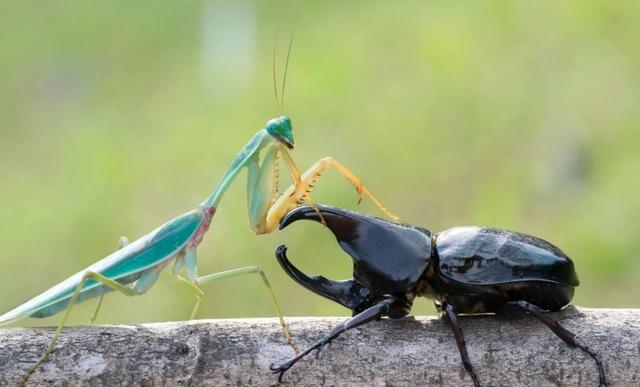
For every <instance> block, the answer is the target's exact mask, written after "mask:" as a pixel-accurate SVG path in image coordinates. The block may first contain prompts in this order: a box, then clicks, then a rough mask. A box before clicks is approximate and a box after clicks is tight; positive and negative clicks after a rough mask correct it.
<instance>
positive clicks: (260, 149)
mask: <svg viewBox="0 0 640 387" xmlns="http://www.w3.org/2000/svg"><path fill="white" fill-rule="evenodd" d="M292 41H293V35H292V38H291V41H290V42H289V53H288V54H287V62H286V63H287V65H288V60H289V54H290V52H291V43H292ZM274 59H275V46H274ZM273 74H274V90H275V95H276V105H277V104H278V92H277V88H276V87H275V84H276V80H275V60H274V71H273ZM285 82H286V67H285V72H284V79H283V83H282V92H281V100H283V99H284V87H285ZM294 144H295V142H294V137H293V128H292V124H291V120H290V119H289V118H288V117H286V116H280V117H277V118H273V119H271V120H269V121H268V122H267V123H266V125H265V127H264V128H263V129H261V130H259V131H258V132H257V133H256V134H255V135H254V136H253V137H252V138H251V139H250V140H249V142H248V143H247V144H246V145H245V146H244V147H243V148H242V149H241V150H240V152H239V154H238V155H237V156H236V158H235V159H234V160H233V161H232V163H231V165H230V166H229V168H228V169H227V170H226V172H225V173H224V175H223V176H222V178H221V179H220V181H219V182H218V184H217V185H216V186H215V188H214V189H213V191H212V192H211V194H210V195H209V196H208V197H207V198H206V200H204V201H203V202H202V203H201V204H200V205H198V206H197V207H196V208H195V209H193V210H191V211H188V212H186V213H184V214H182V215H179V216H177V217H175V218H173V219H171V220H169V221H168V222H166V223H164V224H163V225H161V226H160V227H158V228H156V229H155V230H153V231H151V232H150V233H148V234H146V235H144V236H142V237H140V238H139V239H137V240H135V241H133V242H131V243H129V242H128V240H127V239H126V238H125V237H122V238H121V239H120V248H119V249H118V250H116V251H115V252H113V253H111V254H109V255H108V256H106V257H104V258H102V259H101V260H99V261H97V262H96V263H94V264H92V265H91V266H89V267H87V268H86V269H84V270H82V271H80V272H78V273H76V274H74V275H73V276H71V277H69V278H68V279H66V280H64V281H62V282H61V283H59V284H57V285H55V286H53V287H52V288H50V289H49V290H47V291H45V292H44V293H42V294H40V295H38V296H36V297H34V298H33V299H31V300H30V301H28V302H26V303H24V304H22V305H20V306H18V307H17V308H15V309H13V310H11V311H9V312H7V313H5V314H3V315H1V316H0V325H5V324H9V323H12V322H15V321H18V320H21V319H24V318H27V317H32V318H41V317H48V316H51V315H54V314H56V313H59V312H64V314H63V315H62V318H61V320H60V322H59V324H58V326H57V329H56V331H55V333H54V335H53V337H52V339H51V341H50V342H49V345H48V347H47V349H46V350H45V352H44V353H43V354H42V356H41V357H40V358H39V359H38V360H37V361H36V363H35V364H34V365H33V366H32V367H31V368H30V369H29V371H28V372H27V374H26V376H25V377H24V379H23V380H22V382H21V384H25V383H26V381H27V380H28V378H29V376H30V375H31V374H32V373H33V372H34V371H35V370H36V369H37V367H38V366H39V365H40V364H41V363H42V362H43V361H45V359H46V358H47V356H48V355H49V354H50V353H51V352H52V351H53V349H54V347H55V345H56V342H57V341H58V338H59V337H60V333H61V331H62V329H63V327H64V326H65V323H66V321H67V318H68V317H69V313H70V312H71V310H72V308H73V307H74V305H76V304H78V303H80V302H83V301H86V300H88V299H91V298H96V297H98V298H99V300H98V302H97V306H96V308H95V311H94V313H93V315H92V317H91V319H90V324H91V323H93V322H94V321H95V319H96V316H97V314H98V311H99V310H100V305H101V303H102V299H103V297H104V295H105V294H106V293H108V292H111V291H117V292H119V293H122V294H124V295H126V296H139V295H143V294H145V293H146V292H147V291H148V290H149V289H150V288H151V287H152V286H153V285H154V284H155V282H156V281H157V279H158V276H159V274H160V272H161V271H162V270H163V269H165V268H166V267H167V266H168V265H170V264H171V263H172V262H173V268H172V271H171V274H172V276H173V277H174V278H175V279H177V280H178V281H179V283H180V284H182V285H184V286H186V287H187V288H188V289H189V290H190V291H191V292H192V293H193V295H194V296H195V298H196V302H195V305H194V307H193V311H192V313H191V318H192V319H193V318H195V316H196V315H197V312H198V308H199V306H200V303H201V302H202V300H203V298H204V292H203V291H202V290H201V289H200V287H199V285H204V284H207V283H210V282H213V281H218V280H222V279H225V278H230V277H234V276H239V275H243V274H258V275H259V276H260V277H261V279H262V282H263V283H264V285H265V287H266V289H267V291H268V293H269V296H270V300H271V302H272V303H273V305H274V308H275V310H276V312H277V314H278V317H279V322H280V325H281V328H282V331H283V333H284V336H285V337H286V340H287V342H288V343H289V345H291V347H292V348H293V349H294V351H296V352H297V348H296V346H295V344H294V342H293V339H292V337H291V334H290V332H289V329H288V328H287V325H286V323H285V321H284V318H283V314H282V311H281V309H280V306H279V304H278V301H277V299H276V296H275V294H274V292H273V290H272V288H271V286H270V284H269V281H268V279H267V277H266V275H265V273H264V272H263V271H262V269H260V268H259V267H258V266H250V267H243V268H239V269H233V270H228V271H224V272H220V273H214V274H209V275H204V276H200V275H199V274H198V270H197V254H196V250H197V247H198V245H199V244H200V242H201V241H202V239H203V237H204V235H205V233H206V232H207V230H208V229H209V226H210V224H211V220H212V218H213V216H214V215H215V212H216V209H217V208H218V206H219V204H220V201H221V200H222V198H223V196H224V194H225V192H226V191H227V189H228V188H229V187H230V186H231V185H232V184H233V182H234V181H235V180H236V178H237V177H238V175H239V174H240V173H241V172H242V170H244V169H247V171H248V179H247V199H248V210H249V223H250V227H251V230H252V231H253V232H254V233H255V234H258V235H259V234H268V233H271V232H273V231H274V230H276V229H277V228H278V224H279V222H280V219H282V217H283V216H285V215H286V214H287V213H288V212H290V211H291V210H293V209H294V208H296V207H298V206H300V205H302V204H304V203H311V204H313V202H312V201H311V198H310V196H309V195H310V193H311V191H312V190H313V188H314V186H315V184H316V182H317V181H318V179H319V178H320V176H321V174H322V173H323V172H325V171H327V170H329V169H335V170H336V171H338V172H339V173H340V174H341V175H342V176H344V177H345V178H346V179H347V180H348V181H349V182H350V183H351V184H353V185H354V187H355V188H356V191H357V193H358V196H359V198H360V199H362V197H363V196H366V197H368V198H370V199H371V200H372V201H373V202H374V203H375V204H376V205H377V206H378V207H379V208H380V209H381V210H382V211H383V212H384V213H385V214H386V215H387V216H389V217H391V218H392V219H397V217H396V216H395V215H393V214H392V213H391V212H389V211H388V210H387V209H386V208H385V207H384V206H383V205H382V204H381V203H380V202H379V201H378V200H377V199H376V198H375V197H374V196H373V195H372V194H371V193H370V192H369V191H368V190H367V188H366V187H365V186H364V184H363V183H362V182H361V181H360V179H359V178H358V177H357V176H356V175H355V174H353V173H352V172H351V171H350V170H348V169H347V168H346V167H344V166H343V165H342V164H340V163H338V162H337V161H336V160H334V159H333V158H331V157H325V158H322V159H320V160H319V161H317V162H316V163H315V164H313V165H312V166H311V167H310V168H309V169H307V170H306V171H305V172H304V173H300V170H299V169H298V167H297V166H296V164H295V162H294V160H293V158H292V156H291V154H290V151H291V150H293V148H294ZM280 158H281V159H282V160H283V161H284V164H285V165H286V167H287V168H288V170H289V173H290V175H291V178H292V180H293V184H292V185H290V186H289V187H288V188H287V189H286V190H285V191H284V192H283V193H282V194H281V195H279V193H278V183H279V182H278V180H279V178H278V176H279V160H280ZM183 273H184V275H183Z"/></svg>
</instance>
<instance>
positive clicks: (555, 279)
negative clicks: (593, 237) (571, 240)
mask: <svg viewBox="0 0 640 387" xmlns="http://www.w3.org/2000/svg"><path fill="white" fill-rule="evenodd" d="M436 251H437V255H438V269H439V272H440V273H441V274H442V275H443V276H445V277H447V278H449V279H451V280H454V281H456V282H459V283H461V284H466V285H493V284H504V283H514V282H530V281H536V282H538V281H543V282H551V283H556V284H562V285H570V286H578V284H579V281H578V276H577V274H576V271H575V269H574V267H573V262H572V261H571V259H570V258H569V257H567V256H566V254H564V253H563V252H562V250H560V249H559V248H557V247H556V246H554V245H552V244H551V243H549V242H547V241H544V240H542V239H540V238H536V237H534V236H531V235H527V234H522V233H518V232H513V231H507V230H499V229H495V228H486V227H475V226H466V227H455V228H451V229H448V230H445V231H442V232H440V233H438V234H437V235H436Z"/></svg>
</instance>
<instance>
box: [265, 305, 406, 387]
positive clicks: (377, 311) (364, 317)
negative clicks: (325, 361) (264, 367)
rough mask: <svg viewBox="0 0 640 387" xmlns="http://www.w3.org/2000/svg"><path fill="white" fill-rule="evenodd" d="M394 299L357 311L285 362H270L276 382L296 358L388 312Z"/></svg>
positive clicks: (295, 361) (320, 347)
mask: <svg viewBox="0 0 640 387" xmlns="http://www.w3.org/2000/svg"><path fill="white" fill-rule="evenodd" d="M395 301H396V299H395V298H387V299H385V300H383V301H382V302H380V303H378V304H376V305H374V306H372V307H370V308H369V309H366V310H365V311H363V312H362V313H359V314H358V315H356V316H354V317H351V318H350V319H348V320H346V321H345V322H343V323H342V324H340V325H338V326H337V327H335V328H333V330H332V331H331V333H329V334H328V335H327V336H325V337H324V338H322V339H320V340H318V341H316V342H315V343H314V344H313V345H311V346H309V347H308V348H307V349H305V350H304V351H302V353H300V354H299V355H297V356H295V357H293V358H291V359H290V360H288V361H286V362H285V363H282V364H280V365H279V366H276V365H275V364H271V366H270V367H269V368H270V369H271V371H273V373H275V374H278V382H282V377H283V376H284V373H285V372H286V371H287V370H288V369H289V368H291V367H292V366H293V365H294V364H296V363H297V362H298V360H300V359H302V358H303V357H305V356H307V355H308V354H309V353H311V352H312V351H314V350H318V351H320V349H322V347H324V346H325V345H327V344H329V343H331V341H333V340H334V339H335V338H337V337H338V336H340V335H341V334H343V333H344V332H346V331H348V330H349V329H351V328H355V327H358V326H360V325H363V324H366V323H368V322H371V321H375V320H377V319H379V318H380V317H382V316H384V315H385V314H386V313H387V312H389V309H390V307H391V304H393V303H394V302H395Z"/></svg>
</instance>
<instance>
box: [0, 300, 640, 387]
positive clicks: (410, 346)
mask: <svg viewBox="0 0 640 387" xmlns="http://www.w3.org/2000/svg"><path fill="white" fill-rule="evenodd" d="M553 316H554V317H556V318H557V319H559V321H560V322H561V324H562V325H564V326H565V327H566V328H568V329H569V330H571V331H572V332H574V333H576V334H577V335H578V337H579V338H581V340H582V341H583V342H585V343H587V344H588V345H589V346H591V348H592V349H594V350H595V351H596V352H598V353H599V354H601V356H602V359H603V362H604V367H605V372H606V375H607V378H608V381H609V383H610V385H618V386H640V309H583V308H575V307H569V308H567V309H565V310H564V311H562V312H559V313H554V314H553ZM343 320H344V318H336V317H331V318H305V317H300V318H289V319H287V321H288V323H289V324H290V328H291V330H292V333H293V335H294V337H295V338H296V339H297V341H298V343H299V345H300V346H301V347H305V346H306V345H308V344H310V343H312V342H313V341H315V340H317V339H319V338H321V337H322V336H324V335H325V334H327V333H328V332H329V330H330V329H331V328H332V327H333V326H335V325H336V324H338V323H339V322H341V321H343ZM460 320H461V324H462V328H463V331H464V334H465V338H466V341H467V346H468V349H469V355H470V358H471V362H472V364H473V366H474V368H475V370H476V372H477V374H478V377H479V379H480V383H481V384H482V385H483V386H507V385H508V386H576V385H583V386H596V385H597V384H598V383H597V382H598V379H597V371H596V366H595V363H594V361H593V360H592V359H591V358H590V357H588V356H587V355H586V354H584V353H583V352H582V351H580V350H576V349H572V348H569V347H568V346H567V345H566V344H565V343H564V342H563V341H561V340H560V339H558V338H557V337H556V336H555V335H554V334H553V333H552V332H551V331H550V330H549V329H548V328H547V327H545V326H544V325H542V324H541V323H540V322H538V321H537V320H535V319H533V318H532V317H526V318H523V319H520V320H512V321H504V320H498V319H497V318H495V317H493V316H481V317H475V316H474V317H467V318H465V317H462V318H461V319H460ZM52 334H53V329H52V328H38V329H31V328H9V329H2V330H0V385H15V384H16V383H17V382H18V381H19V380H20V379H21V377H22V376H23V375H24V374H25V372H26V371H27V370H28V369H29V367H30V366H31V365H32V364H33V363H34V362H35V361H36V359H37V358H38V356H39V355H41V354H42V352H43V351H44V349H45V348H46V346H47V343H48V341H49V339H50V338H51V335H52ZM291 355H292V350H291V348H290V347H289V346H287V344H286V343H285V341H284V339H283V336H282V334H281V332H280V329H279V325H278V322H277V320H276V319H271V318H269V319H240V320H200V321H188V322H177V323H158V324H143V325H131V326H95V327H73V328H68V329H65V330H64V331H63V334H62V336H61V338H60V341H59V342H58V345H57V346H56V350H55V351H54V352H53V353H52V354H51V355H50V357H49V359H48V360H47V361H46V362H45V363H44V364H42V366H41V367H40V368H39V369H38V370H37V371H36V372H35V373H34V374H33V376H32V377H31V379H30V385H55V386H68V385H72V386H76V385H91V386H94V385H95V386H118V385H194V386H221V385H258V386H268V385H274V384H277V383H276V382H277V378H276V376H275V375H273V374H271V373H270V371H269V365H270V364H271V363H272V362H276V363H280V362H283V361H284V360H286V359H288V358H289V357H290V356H291ZM283 384H285V385H295V386H301V385H302V386H307V385H375V386H378V385H380V386H383V385H384V386H387V385H394V386H404V385H407V386H409V385H410V386H414V385H438V386H471V385H472V383H471V380H470V378H469V376H468V375H467V374H466V373H465V372H464V369H463V368H462V364H461V361H460V356H459V354H458V349H457V347H456V344H455V341H454V339H453V334H452V332H451V329H450V328H449V326H448V324H447V323H445V322H444V321H443V320H442V319H440V318H437V317H418V318H415V319H405V320H400V321H392V320H387V319H383V320H380V321H377V322H373V323H370V324H367V325H365V326H363V327H360V328H356V329H354V330H351V331H349V332H347V333H345V334H343V335H342V336H341V337H340V338H338V339H337V340H336V341H335V342H334V343H333V344H332V345H331V346H330V347H327V348H326V349H325V350H324V351H322V353H321V355H320V357H319V358H318V359H316V358H315V357H314V356H313V355H312V356H309V360H308V361H302V362H300V363H298V364H297V365H295V366H294V367H293V368H292V369H291V370H290V371H289V372H288V373H287V374H285V378H284V383H283Z"/></svg>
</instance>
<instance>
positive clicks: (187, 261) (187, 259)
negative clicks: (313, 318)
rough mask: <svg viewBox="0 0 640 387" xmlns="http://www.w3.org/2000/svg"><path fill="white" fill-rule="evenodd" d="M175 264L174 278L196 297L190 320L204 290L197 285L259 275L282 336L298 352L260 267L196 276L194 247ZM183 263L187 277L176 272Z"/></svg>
mask: <svg viewBox="0 0 640 387" xmlns="http://www.w3.org/2000/svg"><path fill="white" fill-rule="evenodd" d="M176 264H177V265H178V266H177V267H175V268H174V276H175V278H176V279H177V280H178V281H179V282H180V283H181V284H183V285H184V286H185V287H186V288H187V289H189V290H190V291H191V292H192V293H193V295H194V296H195V297H196V303H195V305H194V307H193V310H192V312H191V317H190V319H191V320H192V319H194V318H195V317H196V315H197V313H198V309H199V308H200V304H201V302H202V300H203V299H204V295H205V294H204V292H203V291H202V290H201V289H200V287H198V285H201V284H208V283H211V282H215V281H219V280H223V279H227V278H233V277H237V276H239V275H243V274H258V275H260V278H261V279H262V283H263V284H264V286H265V288H266V289H267V292H268V293H269V299H270V300H271V303H272V304H273V307H274V308H275V310H276V313H277V314H278V320H279V321H280V327H281V329H282V333H283V334H284V337H285V338H286V340H287V343H288V344H289V345H290V346H291V348H292V349H293V351H294V352H295V353H298V352H299V351H298V347H297V345H296V344H295V342H294V341H293V338H292V336H291V332H290V331H289V327H288V326H287V323H286V322H285V321H284V315H283V313H282V309H281V308H280V303H278V299H277V298H276V294H275V293H274V291H273V288H272V287H271V283H270V282H269V280H268V279H267V275H266V274H265V273H264V271H263V270H262V269H261V268H260V267H258V266H248V267H243V268H239V269H232V270H227V271H222V272H219V273H213V274H208V275H205V276H198V274H197V266H196V252H195V249H189V250H187V251H186V252H185V253H184V255H182V256H179V257H178V258H177V259H176ZM183 265H184V267H186V272H187V277H188V279H187V278H184V277H181V276H180V275H179V274H178V272H179V270H180V269H181V268H182V267H183ZM176 269H178V271H177V272H176V271H175V270H176Z"/></svg>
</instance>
